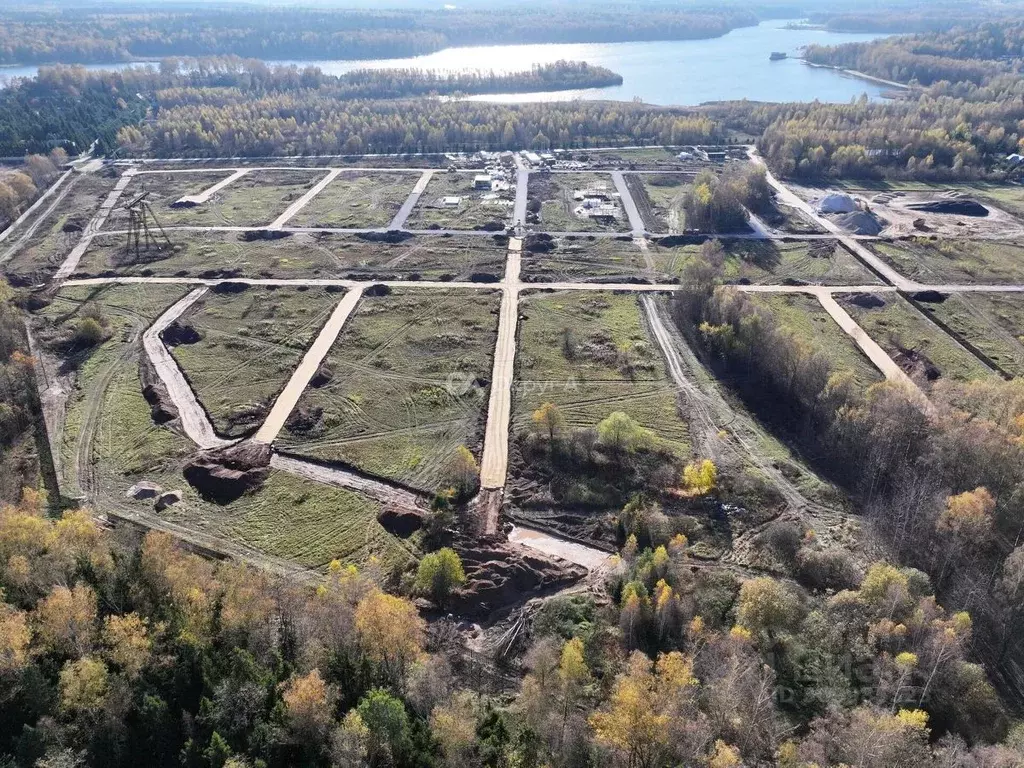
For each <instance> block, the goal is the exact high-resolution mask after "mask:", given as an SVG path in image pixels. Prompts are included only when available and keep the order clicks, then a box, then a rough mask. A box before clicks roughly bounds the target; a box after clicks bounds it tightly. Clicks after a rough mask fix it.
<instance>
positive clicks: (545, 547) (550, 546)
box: [508, 525, 612, 571]
mask: <svg viewBox="0 0 1024 768" xmlns="http://www.w3.org/2000/svg"><path fill="white" fill-rule="evenodd" d="M508 540H509V541H510V542H512V543H513V544H519V545H520V546H523V547H527V548H528V549H532V550H535V551H537V552H540V553H541V554H544V555H553V556H554V557H560V558H561V559H562V560H568V561H569V562H570V563H575V564H576V565H582V566H583V567H584V568H586V569H587V570H590V571H594V570H598V569H600V568H604V567H606V566H607V565H608V563H609V562H610V561H611V557H612V556H611V555H610V554H608V553H607V552H605V551H603V550H600V549H595V548H594V547H588V546H585V545H583V544H578V543H576V542H575V541H569V540H568V539H563V538H560V537H558V536H552V535H551V534H549V533H544V532H542V531H538V530H534V529H533V528H524V527H522V526H520V525H516V526H513V527H512V530H511V531H510V532H509V534H508Z"/></svg>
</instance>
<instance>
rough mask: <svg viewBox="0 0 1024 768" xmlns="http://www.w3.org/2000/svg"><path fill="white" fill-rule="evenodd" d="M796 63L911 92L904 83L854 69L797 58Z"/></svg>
mask: <svg viewBox="0 0 1024 768" xmlns="http://www.w3.org/2000/svg"><path fill="white" fill-rule="evenodd" d="M797 61H800V62H802V63H804V64H806V65H807V66H808V67H814V68H815V69H831V70H832V71H833V72H839V73H841V74H844V75H849V76H850V77H855V78H857V79H858V80H868V81H869V82H872V83H878V84H879V85H887V86H889V87H890V88H898V89H899V90H901V91H910V90H913V89H912V88H911V87H910V86H909V85H907V84H906V83H898V82H896V81H895V80H886V79H885V78H882V77H875V76H874V75H869V74H868V73H867V72H861V71H859V70H856V69H843V68H842V67H834V66H832V65H831V64H818V63H816V62H813V61H808V60H807V59H803V58H799V59H797Z"/></svg>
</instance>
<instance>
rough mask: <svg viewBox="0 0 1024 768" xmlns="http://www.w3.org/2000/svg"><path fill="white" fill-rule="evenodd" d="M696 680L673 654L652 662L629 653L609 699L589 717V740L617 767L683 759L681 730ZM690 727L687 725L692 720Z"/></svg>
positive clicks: (685, 661) (687, 663) (690, 711)
mask: <svg viewBox="0 0 1024 768" xmlns="http://www.w3.org/2000/svg"><path fill="white" fill-rule="evenodd" d="M697 690H698V681H697V679H696V678H695V677H694V675H693V662H692V660H691V659H690V658H688V657H686V656H683V655H682V654H680V653H678V652H673V653H669V654H665V655H662V656H659V657H658V660H657V662H656V663H653V662H651V660H650V659H648V658H647V657H646V656H644V655H643V654H642V653H640V652H639V651H636V652H634V653H633V654H632V655H631V656H630V657H629V661H628V662H627V665H626V669H625V670H624V671H623V672H622V673H621V674H620V675H619V676H618V677H616V679H615V684H614V686H613V688H612V693H611V696H610V697H609V699H608V702H607V704H606V705H605V706H604V707H602V708H601V710H600V711H598V712H596V713H594V714H593V715H591V717H590V723H591V725H592V727H593V728H594V735H595V736H596V738H597V741H598V743H599V744H601V745H602V746H604V747H606V748H607V749H609V750H610V751H611V752H612V754H613V755H614V756H615V758H616V762H617V764H618V765H622V766H628V768H653V767H654V766H660V765H665V764H669V763H671V762H674V761H673V760H672V758H673V756H674V755H677V756H680V757H681V756H684V755H686V750H687V747H688V746H689V744H688V739H687V737H686V734H685V731H684V729H683V726H684V725H685V723H686V720H687V719H688V718H691V717H693V716H694V715H695V714H696V713H695V710H694V706H695V697H696V695H697ZM691 722H692V721H691Z"/></svg>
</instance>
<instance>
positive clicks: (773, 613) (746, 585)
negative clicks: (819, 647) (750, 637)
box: [736, 576, 800, 639]
mask: <svg viewBox="0 0 1024 768" xmlns="http://www.w3.org/2000/svg"><path fill="white" fill-rule="evenodd" d="M799 616H800V603H799V601H798V600H797V598H796V596H794V595H793V593H792V592H790V590H789V589H788V588H787V587H785V586H784V585H783V584H782V582H780V581H778V580H776V579H773V578H771V577H769V576H762V577H759V578H756V579H748V580H747V581H745V582H743V585H742V586H741V587H740V596H739V604H738V607H737V609H736V617H737V619H738V620H739V623H740V626H743V627H745V628H747V629H749V630H750V631H751V632H753V633H754V634H755V635H758V634H763V635H765V636H767V637H768V638H769V639H772V638H774V637H775V636H777V635H778V634H779V633H780V632H784V631H789V630H791V629H792V628H793V626H794V624H795V622H796V620H797V619H798V618H799Z"/></svg>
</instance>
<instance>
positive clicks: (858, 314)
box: [840, 294, 993, 381]
mask: <svg viewBox="0 0 1024 768" xmlns="http://www.w3.org/2000/svg"><path fill="white" fill-rule="evenodd" d="M884 300H885V306H883V307H870V308H866V307H860V306H857V305H856V304H853V303H852V302H850V301H843V300H842V299H840V301H841V303H842V305H843V307H844V308H845V309H846V311H847V312H849V313H850V315H851V316H852V317H853V319H854V320H856V321H857V324H858V325H860V327H861V328H863V329H864V330H865V331H867V333H868V335H869V336H871V338H873V339H874V340H875V341H876V342H878V344H879V345H880V346H881V347H882V349H884V350H885V351H886V352H888V353H889V356H890V357H892V359H893V360H895V361H896V362H897V363H898V364H899V365H900V366H901V367H902V368H903V369H904V370H906V371H907V372H908V373H910V374H911V375H914V374H915V373H916V374H919V375H918V376H916V377H915V378H920V374H924V373H925V370H924V369H925V368H928V364H929V363H930V364H931V365H933V366H934V369H931V376H935V375H936V374H938V376H940V377H943V378H948V379H956V380H958V381H970V380H971V379H979V378H986V377H988V376H991V375H993V373H992V371H991V370H990V369H989V368H988V367H986V366H985V365H984V364H983V363H982V362H981V361H980V360H978V358H976V357H975V356H974V355H972V354H971V353H970V352H968V351H967V350H965V349H964V348H963V347H961V346H960V345H959V344H957V343H956V342H955V341H954V340H953V339H951V338H950V337H949V336H948V335H947V334H945V333H943V331H942V330H941V329H939V328H937V327H935V326H934V325H932V324H931V323H929V322H928V320H927V319H925V318H924V317H923V316H922V315H921V314H920V313H919V312H918V311H917V310H916V309H914V307H913V306H912V305H911V304H910V303H909V302H907V301H906V299H904V298H902V297H900V296H897V295H891V294H887V295H886V296H885V299H884ZM925 378H928V377H927V376H925Z"/></svg>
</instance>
